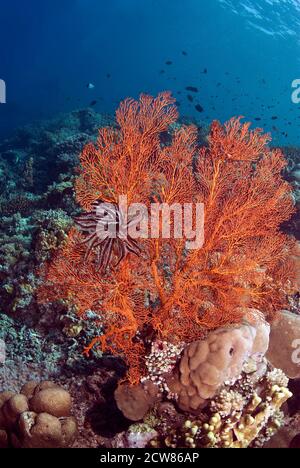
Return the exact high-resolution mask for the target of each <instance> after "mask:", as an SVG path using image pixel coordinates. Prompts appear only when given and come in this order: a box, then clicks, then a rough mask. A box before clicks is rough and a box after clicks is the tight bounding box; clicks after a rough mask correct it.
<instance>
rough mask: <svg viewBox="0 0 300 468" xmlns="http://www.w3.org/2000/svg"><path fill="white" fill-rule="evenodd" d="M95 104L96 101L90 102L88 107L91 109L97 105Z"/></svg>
mask: <svg viewBox="0 0 300 468" xmlns="http://www.w3.org/2000/svg"><path fill="white" fill-rule="evenodd" d="M97 102H98V101H96V100H94V101H92V102H90V106H91V107H93V106H95V105H96V104H97Z"/></svg>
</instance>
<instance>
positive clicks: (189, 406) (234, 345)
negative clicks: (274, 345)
mask: <svg viewBox="0 0 300 468" xmlns="http://www.w3.org/2000/svg"><path fill="white" fill-rule="evenodd" d="M268 336H269V327H268V326H267V325H264V324H261V325H256V326H255V325H241V326H240V327H238V328H228V329H219V330H217V331H215V332H213V333H211V334H210V335H209V336H208V338H207V339H206V340H202V341H195V342H193V343H191V344H190V345H188V346H187V347H186V348H185V350H184V352H183V356H182V358H181V360H180V363H179V366H178V370H177V373H176V374H175V375H174V376H172V377H171V378H170V379H168V386H169V388H170V390H171V392H172V393H174V394H176V395H177V396H178V406H179V408H180V409H181V410H183V411H188V412H198V411H199V410H200V409H201V408H203V407H204V406H205V405H206V403H207V400H208V399H209V398H212V397H214V396H215V394H216V393H217V390H218V389H219V388H220V387H221V385H222V384H223V383H224V382H226V381H231V380H236V379H237V378H238V377H239V375H240V374H241V372H242V369H243V365H244V364H245V362H246V361H247V360H248V359H249V358H250V357H252V356H253V357H255V358H256V359H257V356H263V355H264V354H265V351H266V343H267V342H268Z"/></svg>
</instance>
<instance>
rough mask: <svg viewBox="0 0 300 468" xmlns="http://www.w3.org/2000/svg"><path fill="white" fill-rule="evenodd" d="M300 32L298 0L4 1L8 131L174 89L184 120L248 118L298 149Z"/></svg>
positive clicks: (1, 114)
mask: <svg viewBox="0 0 300 468" xmlns="http://www.w3.org/2000/svg"><path fill="white" fill-rule="evenodd" d="M299 32H300V1H299V0H273V1H272V0H253V1H250V0H242V1H233V0H26V1H24V0H0V45H1V47H0V79H3V80H5V82H6V86H7V103H6V104H1V105H0V135H1V136H3V135H6V134H9V133H10V132H12V131H13V130H14V129H16V128H17V127H18V126H19V125H23V124H27V123H30V122H32V121H34V120H36V119H44V118H48V117H50V116H53V115H55V114H56V113H58V112H65V111H70V110H73V109H77V108H85V107H87V106H89V105H90V103H91V102H92V101H97V104H95V106H94V108H95V110H97V111H99V112H109V113H111V112H113V111H114V109H115V108H116V106H117V104H118V102H119V101H120V100H121V99H123V98H124V97H126V96H133V97H137V96H138V95H139V93H140V92H149V93H151V94H155V93H157V92H158V91H162V90H166V89H167V90H171V91H172V92H173V93H174V95H175V96H176V97H177V99H178V101H179V103H180V112H181V114H182V115H183V116H188V117H192V118H196V119H197V120H199V121H200V122H205V123H209V122H211V120H212V119H215V118H217V119H220V120H222V121H224V120H226V119H228V118H230V117H231V116H234V115H243V116H245V117H246V118H247V119H250V120H251V121H253V123H254V124H255V125H256V126H260V127H263V128H264V129H265V130H267V131H271V132H272V135H273V138H274V142H275V144H282V145H299V144H300V136H299V125H300V105H296V104H293V103H292V101H291V93H292V89H291V83H292V81H293V80H294V79H296V78H300V66H299V52H300V43H299ZM186 54H187V55H186ZM166 62H172V63H171V64H169V65H167V64H166ZM89 82H92V83H93V84H94V85H95V88H94V89H93V90H89V89H87V87H86V85H87V83H89ZM187 86H195V87H197V88H199V92H198V93H192V92H188V91H186V90H185V88H186V87H187ZM187 94H190V95H191V96H193V98H194V101H193V102H190V101H189V100H188V98H187ZM198 104H199V105H200V106H201V107H202V108H203V109H204V111H203V112H201V113H200V112H198V111H197V110H196V108H195V106H196V105H198ZM254 119H257V120H254ZM258 119H261V120H258Z"/></svg>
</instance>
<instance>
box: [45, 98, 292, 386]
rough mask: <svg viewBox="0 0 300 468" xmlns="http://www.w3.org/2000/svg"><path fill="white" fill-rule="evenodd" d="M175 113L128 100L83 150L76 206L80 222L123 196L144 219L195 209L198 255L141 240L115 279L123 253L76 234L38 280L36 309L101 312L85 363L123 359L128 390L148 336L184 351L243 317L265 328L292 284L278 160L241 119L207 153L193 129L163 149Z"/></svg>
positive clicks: (184, 243) (288, 196)
mask: <svg viewBox="0 0 300 468" xmlns="http://www.w3.org/2000/svg"><path fill="white" fill-rule="evenodd" d="M173 104H174V100H173V99H172V98H171V96H170V95H169V94H168V93H162V94H160V95H159V96H158V97H157V98H152V97H150V96H145V95H142V96H141V98H140V100H139V101H133V100H131V99H127V100H125V101H124V102H123V103H122V104H121V105H120V108H119V109H118V111H117V113H116V121H117V124H118V127H117V128H112V127H107V128H101V129H100V131H99V135H98V139H97V142H96V145H94V144H89V145H87V146H86V147H85V148H84V150H83V152H82V154H81V168H80V174H79V176H78V177H77V179H76V184H75V185H76V198H77V201H78V202H79V203H80V205H81V207H82V209H83V210H84V211H83V212H84V213H90V211H91V208H92V206H93V204H94V203H98V202H99V200H100V201H102V202H105V203H110V204H114V206H116V205H118V210H120V209H121V207H120V206H119V197H120V196H126V197H127V201H128V204H131V203H143V204H144V205H145V206H146V207H147V208H148V209H149V206H150V204H151V201H152V200H154V201H158V202H159V203H160V204H167V205H169V206H171V205H173V204H174V203H177V204H181V205H182V204H184V203H191V202H192V203H197V202H198V203H204V206H205V243H204V245H203V247H202V248H197V249H194V250H191V249H189V248H188V247H189V242H190V241H191V239H188V238H187V237H186V236H184V235H183V237H182V238H181V239H177V238H175V239H174V238H171V239H170V238H167V239H166V238H164V237H163V236H162V237H160V236H159V238H157V237H155V238H150V239H149V238H142V239H141V240H140V248H141V250H142V254H141V256H140V257H136V256H134V255H132V254H130V255H127V256H126V258H124V257H125V255H123V254H122V255H121V259H123V261H121V263H120V264H119V266H118V268H113V262H114V260H115V259H117V260H118V259H120V252H123V253H124V249H125V247H124V244H122V242H121V243H118V244H117V245H116V239H110V241H109V242H108V243H106V244H105V246H104V244H103V245H102V243H101V242H100V241H99V240H98V242H95V243H94V239H95V233H94V231H91V232H90V233H89V234H88V237H86V234H84V233H82V232H81V231H80V230H77V229H75V228H74V229H72V230H71V231H70V233H69V235H68V239H67V241H66V242H65V244H64V246H63V247H62V249H61V250H59V251H58V252H57V254H56V255H55V256H54V258H53V260H52V262H51V263H50V264H49V265H48V267H47V268H45V270H44V271H41V275H42V278H43V279H44V283H43V285H42V287H41V288H40V289H39V301H40V302H41V303H43V302H51V301H52V302H53V301H56V300H58V299H65V298H66V297H68V298H70V299H71V300H72V301H73V302H74V305H75V307H76V308H77V311H78V314H79V315H80V316H83V317H84V315H85V313H86V311H87V310H93V311H94V312H96V313H98V314H99V317H100V320H101V323H102V325H103V330H104V333H103V335H101V336H100V337H96V338H95V339H94V340H93V341H92V343H91V345H90V347H89V348H88V349H87V352H88V351H89V350H91V349H92V348H93V346H94V345H100V347H101V349H102V350H103V351H108V352H111V353H114V354H118V355H121V356H122V357H123V358H124V359H125V361H126V363H127V364H128V366H129V372H128V379H129V381H130V383H132V384H138V383H139V381H140V379H141V377H142V376H145V370H146V369H145V363H144V357H145V355H146V347H147V343H148V338H149V337H151V336H152V337H153V335H154V336H156V337H157V338H158V339H161V340H165V341H168V342H170V343H172V344H175V345H177V344H180V343H190V342H192V341H195V340H197V339H200V338H201V337H203V336H205V333H206V331H207V330H211V329H216V328H218V327H221V326H225V325H228V324H232V323H240V321H241V319H242V317H243V314H242V308H243V307H250V308H256V309H259V310H261V311H263V313H264V314H265V316H266V317H269V318H270V317H272V316H274V314H275V313H276V311H277V310H278V309H280V308H283V307H285V304H286V303H287V293H286V290H285V288H286V287H287V283H288V282H289V281H291V279H292V278H293V271H294V267H293V262H292V260H291V258H290V252H291V249H292V248H293V247H294V240H293V239H292V238H290V237H288V236H287V235H285V234H284V233H283V232H281V231H280V229H279V227H280V225H281V224H282V223H283V222H284V221H286V220H287V219H289V217H290V216H291V215H292V213H293V212H294V206H293V199H292V191H291V187H290V186H289V184H288V183H287V182H286V181H284V179H283V178H282V176H281V172H282V170H283V169H284V167H285V165H286V163H285V160H284V157H283V154H282V153H281V152H280V151H279V150H271V149H270V148H269V147H268V146H267V144H268V141H269V136H268V135H263V134H262V133H261V131H260V130H253V131H252V130H250V128H249V126H250V125H249V124H242V123H241V121H240V119H232V120H231V121H229V122H228V123H227V124H226V125H225V126H222V125H221V124H219V123H218V122H214V123H213V124H212V128H211V132H210V135H209V137H208V143H209V144H208V147H204V148H200V149H199V148H198V147H197V129H196V128H195V127H194V126H183V127H181V128H175V129H174V131H173V134H172V139H171V141H170V143H169V144H166V145H162V144H161V142H160V135H161V133H162V132H165V131H167V130H168V128H169V126H170V125H172V124H173V125H174V123H175V121H176V118H177V110H176V108H175V106H174V105H173ZM87 216H90V215H87ZM117 224H118V222H117ZM171 225H172V226H173V227H174V220H173V221H172V222H171ZM90 242H92V244H90ZM99 258H100V264H101V263H102V259H103V258H106V260H105V262H104V263H105V266H106V267H110V268H108V270H107V271H106V274H105V273H103V271H101V270H100V271H99V269H98V267H97V266H99V261H98V260H97V259H99Z"/></svg>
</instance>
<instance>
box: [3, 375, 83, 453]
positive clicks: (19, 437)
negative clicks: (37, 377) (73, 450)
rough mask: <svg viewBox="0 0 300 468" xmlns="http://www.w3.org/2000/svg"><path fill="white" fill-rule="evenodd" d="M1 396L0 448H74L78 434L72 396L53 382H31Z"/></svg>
mask: <svg viewBox="0 0 300 468" xmlns="http://www.w3.org/2000/svg"><path fill="white" fill-rule="evenodd" d="M21 392H22V393H21V394H18V395H15V394H13V393H11V392H4V393H1V394H0V447H1V448H6V447H9V446H13V447H15V448H63V447H70V446H71V445H72V444H73V442H74V440H75V437H76V434H77V423H76V420H75V418H73V417H71V416H70V414H71V404H72V402H71V396H70V394H69V393H68V392H67V391H66V390H64V389H63V388H61V387H59V386H58V385H56V384H55V383H53V382H42V383H37V382H28V383H27V384H26V385H24V386H23V387H22V389H21Z"/></svg>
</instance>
